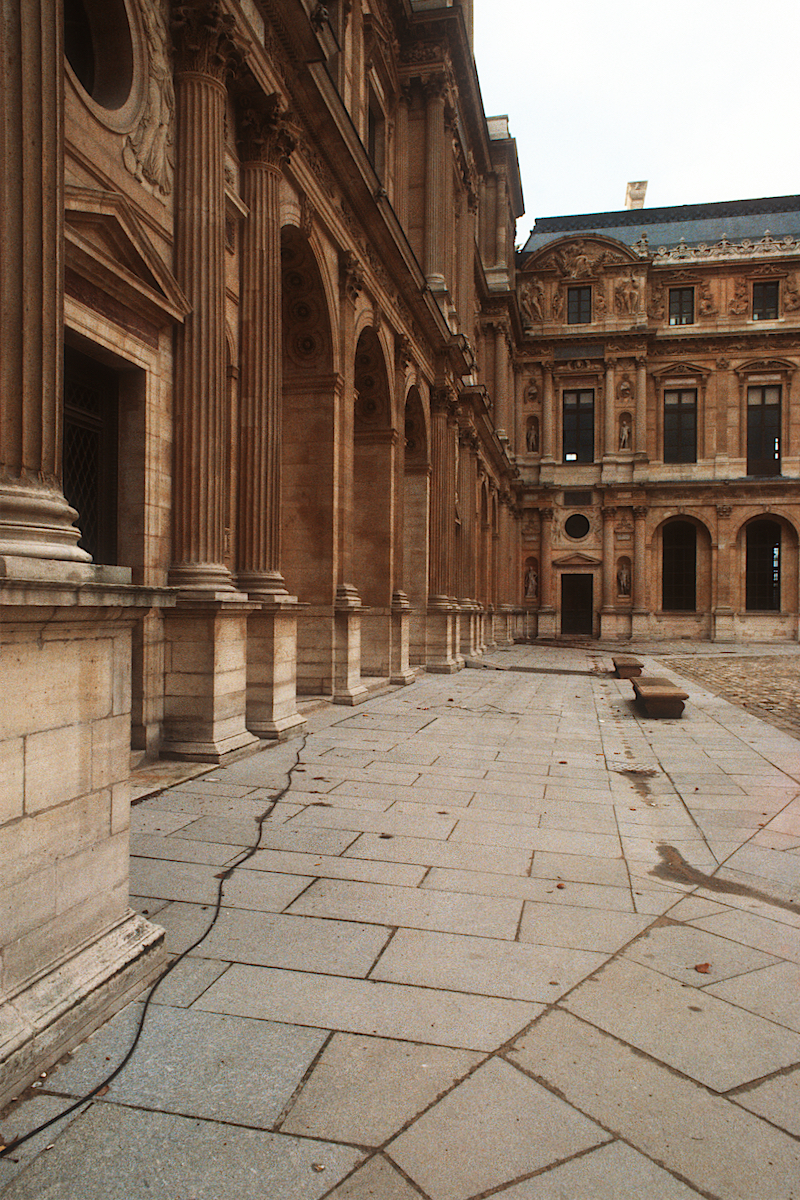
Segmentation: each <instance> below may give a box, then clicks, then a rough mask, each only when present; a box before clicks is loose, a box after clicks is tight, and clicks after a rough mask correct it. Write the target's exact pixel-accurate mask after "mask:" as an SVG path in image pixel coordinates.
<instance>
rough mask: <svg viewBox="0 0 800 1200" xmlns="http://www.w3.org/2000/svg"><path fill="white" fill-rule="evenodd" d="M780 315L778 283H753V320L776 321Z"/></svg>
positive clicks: (775, 281)
mask: <svg viewBox="0 0 800 1200" xmlns="http://www.w3.org/2000/svg"><path fill="white" fill-rule="evenodd" d="M777 315H778V283H777V280H773V281H772V282H771V283H754V284H753V320H754V321H774V320H775V318H776V317H777Z"/></svg>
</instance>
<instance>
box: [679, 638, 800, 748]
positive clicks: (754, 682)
mask: <svg viewBox="0 0 800 1200" xmlns="http://www.w3.org/2000/svg"><path fill="white" fill-rule="evenodd" d="M661 661H662V662H663V664H664V666H665V667H669V668H670V670H673V671H677V672H678V674H679V675H685V676H686V677H687V678H688V679H694V680H696V681H697V682H698V683H700V684H702V685H703V687H705V688H707V689H708V690H709V691H711V692H714V693H715V694H716V695H718V696H722V697H723V698H724V699H725V700H730V701H731V703H733V704H738V705H739V706H740V707H741V708H746V709H747V710H748V712H751V713H753V714H754V716H757V717H760V718H761V720H763V721H768V722H769V723H770V724H771V725H775V726H776V727H777V728H778V729H782V730H784V732H786V733H790V734H791V735H792V736H793V737H796V738H800V661H798V659H797V658H796V657H791V658H780V657H778V656H776V655H774V654H770V655H753V656H744V655H737V656H736V657H735V658H722V657H718V656H715V655H710V654H709V655H703V656H700V655H691V656H690V657H687V656H684V655H675V656H672V655H670V656H668V657H667V656H665V657H664V658H663V659H661Z"/></svg>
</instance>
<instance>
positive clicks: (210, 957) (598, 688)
mask: <svg viewBox="0 0 800 1200" xmlns="http://www.w3.org/2000/svg"><path fill="white" fill-rule="evenodd" d="M648 649H651V648H649V647H643V650H644V651H645V652H646V651H647V650H648ZM666 649H667V651H668V652H667V654H666V655H663V654H662V655H661V657H660V658H659V660H658V661H656V659H654V658H649V657H648V658H646V659H645V662H646V667H647V668H649V669H650V672H651V673H658V674H665V673H668V674H672V676H673V677H674V678H675V679H679V678H683V680H684V683H685V687H686V690H687V691H688V692H689V693H690V699H689V702H688V703H687V708H686V712H685V714H684V716H683V718H682V719H681V720H680V721H654V720H648V719H647V718H644V717H642V716H641V714H640V713H638V711H636V710H635V709H634V708H633V706H632V703H631V696H632V689H631V685H630V683H629V682H627V681H624V680H617V679H614V678H612V677H611V676H610V674H609V673H608V671H609V668H610V665H611V664H610V654H609V652H608V651H607V650H605V649H603V648H601V647H597V646H595V647H591V646H587V647H576V648H571V649H570V648H563V647H562V648H557V647H543V646H518V647H514V648H513V649H509V650H507V651H503V652H497V653H495V654H493V655H491V656H489V657H488V659H487V664H486V665H487V666H490V667H491V666H494V667H499V668H501V669H500V670H486V669H467V670H464V671H463V672H460V673H459V674H457V675H454V676H449V677H448V676H433V675H429V676H425V677H423V678H421V679H420V680H419V681H418V682H417V683H416V684H415V685H414V686H412V687H409V688H404V689H396V690H393V691H391V692H388V693H386V694H383V695H378V696H376V697H373V698H372V699H370V700H369V701H368V702H367V703H366V704H364V705H362V706H360V707H358V708H355V709H347V708H333V707H330V706H325V707H322V708H319V709H317V710H316V711H314V712H312V713H311V715H310V716H309V722H308V733H307V735H306V736H305V738H304V739H302V740H299V739H298V740H297V741H294V742H291V743H288V744H286V745H284V746H281V747H278V748H275V749H272V750H266V751H264V752H263V753H260V754H258V755H256V756H254V757H252V758H248V759H244V760H242V761H240V762H238V763H234V764H232V765H231V766H227V767H224V768H218V769H214V770H211V771H208V772H206V773H204V774H202V775H198V776H196V777H195V778H191V779H188V780H186V781H184V782H182V783H179V784H177V785H176V786H172V787H169V788H167V789H166V790H164V791H162V792H160V794H156V795H153V796H151V797H149V798H147V799H145V800H143V801H142V802H141V803H139V804H137V805H136V806H135V807H134V808H133V810H132V853H133V855H134V856H135V857H134V858H133V861H132V887H133V888H134V890H135V892H136V895H135V897H134V900H133V904H134V906H135V907H136V908H137V909H138V910H139V911H141V912H143V913H146V914H147V915H148V916H149V917H151V918H153V919H154V920H155V921H156V922H157V923H158V924H160V925H161V926H162V927H163V928H164V929H165V930H166V933H167V941H168V946H169V949H170V951H171V952H172V953H173V954H180V953H182V952H184V951H185V950H187V948H189V947H191V946H194V948H193V949H191V950H190V952H189V953H188V954H187V955H186V957H184V958H182V959H180V960H179V961H178V962H177V965H176V966H175V968H174V970H172V971H171V973H170V974H169V975H167V977H166V978H165V979H164V981H163V983H162V984H161V985H160V986H158V987H157V989H156V991H155V993H154V994H153V997H152V1002H151V1004H150V1006H149V1010H148V1012H147V1014H146V1020H145V1024H144V1029H143V1033H142V1036H141V1040H140V1042H139V1044H138V1047H137V1049H136V1052H135V1054H134V1055H133V1057H132V1059H131V1061H130V1062H129V1064H128V1065H127V1066H126V1067H125V1069H124V1070H123V1071H122V1072H121V1073H120V1074H119V1075H118V1076H117V1077H116V1078H115V1079H114V1080H113V1081H112V1082H111V1084H110V1086H109V1087H108V1090H107V1091H104V1092H103V1093H102V1094H101V1095H100V1096H98V1097H96V1098H95V1099H94V1100H92V1101H91V1102H89V1103H88V1104H85V1105H83V1106H81V1108H80V1109H79V1110H78V1111H76V1112H75V1113H72V1114H71V1115H69V1116H67V1117H65V1118H64V1119H63V1120H61V1121H60V1122H58V1123H57V1124H55V1125H53V1126H51V1127H49V1128H48V1129H47V1130H45V1131H44V1132H43V1133H41V1134H39V1135H37V1136H36V1137H35V1138H33V1139H32V1140H31V1141H29V1142H27V1143H25V1144H23V1145H22V1146H20V1147H19V1149H18V1150H17V1151H14V1152H13V1153H12V1154H11V1155H10V1156H9V1157H6V1158H4V1159H2V1160H0V1195H2V1196H3V1198H4V1200H84V1198H85V1200H94V1198H98V1200H99V1198H100V1197H102V1198H103V1200H140V1198H145V1197H147V1198H148V1200H228V1198H231V1200H233V1198H234V1197H235V1198H236V1200H256V1198H258V1200H324V1198H330V1200H368V1198H370V1197H375V1198H377V1200H420V1197H427V1198H428V1200H478V1198H482V1197H487V1196H499V1197H502V1200H688V1198H689V1197H695V1196H704V1197H716V1198H717V1200H800V754H799V753H798V751H800V744H798V741H797V740H795V738H794V737H793V736H791V734H790V732H788V730H789V729H790V727H791V722H792V720H793V713H792V708H793V703H788V704H786V706H785V707H786V711H785V712H781V713H780V714H778V719H779V720H780V721H782V722H783V723H784V725H785V728H776V727H775V725H774V724H771V723H767V722H765V721H762V720H761V719H760V718H759V717H758V716H757V715H754V711H750V710H748V708H746V707H743V705H744V704H746V703H748V699H747V694H746V693H747V681H748V679H749V680H750V686H751V692H750V697H751V700H752V698H753V696H754V695H755V694H756V692H758V695H759V696H760V697H761V699H760V700H759V703H761V702H762V701H764V700H765V699H766V700H768V699H769V696H768V694H767V692H768V691H769V689H770V688H771V689H772V691H773V692H776V691H780V686H778V685H776V682H775V680H776V678H779V679H780V680H783V679H784V678H785V679H786V680H787V681H788V685H789V686H792V687H794V688H795V690H794V692H793V693H792V696H793V697H794V698H796V697H797V690H796V676H795V668H797V669H800V657H799V656H798V649H800V648H799V647H797V646H791V647H782V648H770V649H769V650H765V649H764V648H760V647H750V648H743V649H740V650H736V651H734V652H732V653H731V656H730V657H724V658H723V655H722V654H712V653H706V652H705V651H704V652H703V653H698V654H694V653H689V652H688V651H687V647H686V646H685V645H683V644H681V645H675V646H671V647H669V648H666ZM748 658H749V659H752V660H753V662H751V663H750V664H749V665H747V664H746V660H747V659H748ZM770 659H772V664H771V665H770V662H769V660H770ZM755 660H759V661H760V662H763V661H764V660H767V661H766V666H765V667H759V668H756V667H755V666H754V665H753V663H754V662H755ZM678 667H682V668H683V669H684V671H685V672H686V673H685V674H683V675H682V676H681V675H678V674H677V673H676V668H678ZM770 671H772V674H770ZM776 671H779V672H781V673H782V674H780V676H779V677H778V676H777V675H776ZM737 672H738V675H737ZM733 676H736V678H735V679H734V678H733ZM770 679H771V680H772V682H771V683H769V682H767V683H766V684H765V683H764V682H763V681H764V680H767V681H769V680H770ZM742 680H744V683H742ZM759 681H761V682H759ZM781 686H782V685H781ZM741 687H744V688H745V692H744V693H742V694H741V695H740V694H739V693H737V692H736V688H741ZM726 688H727V689H728V692H729V694H730V695H731V699H733V700H735V701H737V703H730V702H729V700H727V699H725V698H724V696H725V690H726ZM764 688H766V689H767V692H765V691H764V690H763V689H764ZM758 689H762V690H761V691H758ZM287 778H288V789H287V790H285V791H283V789H284V788H286V785H287ZM276 796H278V800H277V802H274V799H275V797H276ZM265 813H266V814H267V816H266V817H265V818H264V814H265ZM262 818H264V819H263V823H262V830H261V838H260V842H259V848H258V850H257V851H256V852H255V853H254V854H252V856H251V857H249V858H248V859H247V860H246V861H242V862H241V865H240V866H238V868H237V869H236V870H235V871H233V872H232V873H229V872H230V868H231V867H232V866H233V865H234V864H236V863H237V862H239V861H240V860H241V859H242V858H243V855H244V854H245V853H246V848H247V847H249V846H251V845H252V844H253V843H254V842H255V841H256V839H257V838H258V832H259V826H258V822H259V821H260V820H261V819H262ZM220 888H221V889H222V893H223V899H222V905H221V907H220V909H219V914H218V916H217V918H216V920H214V916H215V909H216V903H217V896H218V893H219V890H220ZM204 933H205V934H206V936H205V937H203V934H204ZM200 938H203V940H202V941H199V940H198V939H200ZM141 1013H142V1003H141V1002H137V1003H134V1004H132V1005H129V1006H128V1008H127V1009H125V1010H123V1011H122V1012H121V1013H120V1014H118V1016H117V1017H116V1018H115V1019H114V1020H113V1021H112V1022H110V1023H109V1024H108V1025H107V1026H105V1027H104V1028H103V1029H101V1030H100V1031H99V1032H98V1033H97V1034H96V1035H95V1036H94V1037H93V1038H91V1039H90V1040H89V1041H88V1042H87V1043H86V1044H85V1045H84V1046H82V1047H79V1048H78V1050H77V1051H76V1052H75V1053H74V1054H72V1055H70V1056H68V1057H67V1059H66V1060H65V1061H64V1062H63V1063H62V1064H61V1065H59V1066H58V1067H56V1068H55V1069H54V1070H53V1071H52V1072H50V1073H49V1074H48V1075H47V1077H46V1078H43V1079H42V1080H41V1081H40V1084H41V1086H40V1087H38V1088H35V1089H31V1091H30V1093H28V1094H27V1095H26V1097H24V1098H22V1099H21V1100H20V1101H19V1102H18V1103H16V1104H15V1105H12V1107H11V1109H10V1110H9V1112H8V1113H7V1114H4V1115H3V1117H2V1120H0V1131H2V1140H4V1141H6V1142H10V1141H11V1140H12V1139H13V1138H14V1137H17V1136H20V1135H21V1134H23V1133H24V1132H25V1131H26V1130H28V1129H31V1128H33V1127H34V1126H36V1125H38V1124H39V1123H41V1122H42V1121H44V1120H46V1119H48V1118H49V1117H51V1116H54V1115H56V1114H58V1113H60V1112H62V1111H63V1110H64V1109H66V1108H67V1107H68V1105H69V1104H70V1103H72V1102H73V1100H74V1099H75V1098H77V1097H80V1096H81V1095H83V1094H85V1093H86V1092H87V1091H90V1090H91V1089H93V1088H94V1087H96V1086H97V1084H98V1083H100V1082H101V1081H102V1080H103V1079H104V1077H105V1076H106V1075H107V1074H108V1073H109V1072H110V1071H111V1070H112V1069H113V1068H114V1067H115V1066H116V1065H117V1064H118V1063H119V1062H120V1061H121V1059H122V1058H123V1056H124V1054H125V1052H126V1050H127V1049H128V1047H129V1045H130V1043H131V1040H132V1038H133V1036H134V1032H135V1028H136V1026H137V1024H138V1022H139V1021H140V1017H141Z"/></svg>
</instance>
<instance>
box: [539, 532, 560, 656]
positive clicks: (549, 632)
mask: <svg viewBox="0 0 800 1200" xmlns="http://www.w3.org/2000/svg"><path fill="white" fill-rule="evenodd" d="M539 516H540V519H541V522H542V536H541V543H540V545H541V558H540V562H539V580H540V588H539V595H540V596H541V600H540V603H539V634H538V636H539V637H548V638H551V637H555V635H556V610H555V605H554V603H553V510H552V508H541V509H540V510H539Z"/></svg>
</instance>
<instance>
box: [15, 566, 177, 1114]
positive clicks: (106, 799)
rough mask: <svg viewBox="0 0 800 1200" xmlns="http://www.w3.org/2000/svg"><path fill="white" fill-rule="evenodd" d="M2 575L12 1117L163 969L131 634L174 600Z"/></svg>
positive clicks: (98, 580) (96, 571)
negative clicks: (149, 906) (137, 753)
mask: <svg viewBox="0 0 800 1200" xmlns="http://www.w3.org/2000/svg"><path fill="white" fill-rule="evenodd" d="M0 566H1V567H2V570H3V571H4V578H2V579H0V642H1V643H2V652H1V653H2V676H3V690H4V693H5V694H6V695H7V696H13V697H14V703H13V704H12V703H6V704H3V705H2V706H0V764H2V765H1V766H0V771H2V787H0V1106H2V1105H3V1104H4V1103H5V1102H6V1101H7V1100H9V1099H10V1097H11V1096H12V1095H14V1094H15V1093H17V1092H19V1091H20V1090H21V1089H22V1088H24V1087H25V1086H27V1085H28V1084H29V1083H30V1082H31V1081H32V1080H33V1079H34V1078H36V1076H37V1075H38V1073H39V1072H40V1071H42V1070H46V1069H47V1067H49V1066H50V1065H51V1064H52V1063H53V1062H55V1061H56V1060H57V1059H58V1058H60V1057H61V1056H62V1055H63V1054H64V1053H66V1051H67V1050H68V1049H70V1048H71V1047H72V1046H74V1045H75V1044H77V1042H79V1041H81V1040H82V1039H83V1038H85V1037H86V1035H87V1034H88V1033H90V1032H91V1030H92V1029H94V1028H95V1027H96V1026H97V1025H98V1024H100V1023H101V1022H102V1021H104V1020H106V1019H107V1018H108V1017H109V1016H111V1014H112V1013H114V1012H115V1011H116V1010H117V1009H118V1008H120V1007H121V1006H122V1005H123V1004H125V1003H126V1002H127V1001H128V1000H129V999H130V998H131V997H132V996H134V995H135V994H136V993H137V991H139V990H140V989H141V988H142V987H143V986H145V984H146V983H147V982H148V981H149V980H150V979H151V977H152V976H153V974H154V972H156V971H157V970H158V969H159V967H160V966H161V965H162V963H163V962H164V959H165V955H164V950H163V933H162V931H161V930H159V929H157V928H156V927H155V926H153V925H151V924H150V923H149V922H147V921H145V920H143V919H142V918H141V917H138V916H136V915H135V914H134V913H132V912H131V910H130V909H129V907H128V829H129V812H130V803H129V785H128V777H129V772H130V748H131V742H130V736H131V700H130V696H131V630H132V627H133V624H134V621H135V620H136V619H137V618H138V617H140V616H141V615H142V614H143V613H144V612H145V611H147V610H148V609H150V608H151V607H152V605H153V603H154V602H155V601H156V600H159V601H160V602H161V603H169V602H171V600H172V597H171V596H169V595H168V594H165V593H160V594H159V593H156V592H154V591H153V590H152V589H143V588H134V587H126V586H124V585H123V584H118V583H115V582H113V580H115V579H116V578H120V579H123V578H125V576H126V575H127V576H128V578H129V573H127V572H125V571H124V570H120V569H119V568H89V570H90V571H91V573H92V576H93V582H91V583H89V584H84V585H82V586H81V585H79V584H74V583H71V582H69V581H64V580H63V579H62V580H59V578H58V575H59V574H62V573H63V566H62V565H61V564H57V563H55V564H48V563H45V562H39V563H32V562H30V561H29V563H28V565H27V570H28V572H29V573H33V572H34V571H35V572H36V574H38V576H39V578H37V579H28V580H25V579H24V578H20V577H19V576H20V575H21V573H22V570H23V569H25V564H21V563H20V560H16V561H14V560H8V559H5V560H0ZM84 570H85V568H84ZM15 574H16V575H17V577H16V578H12V577H11V576H14V575H15ZM48 575H49V576H50V577H49V578H48Z"/></svg>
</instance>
